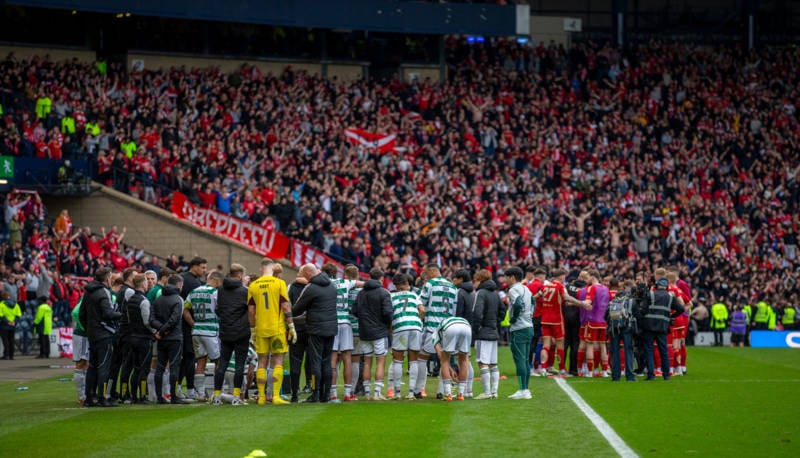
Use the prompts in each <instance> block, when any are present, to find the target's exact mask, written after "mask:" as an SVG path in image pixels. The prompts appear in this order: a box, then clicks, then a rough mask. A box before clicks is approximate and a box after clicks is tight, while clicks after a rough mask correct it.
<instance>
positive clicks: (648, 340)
mask: <svg viewBox="0 0 800 458" xmlns="http://www.w3.org/2000/svg"><path fill="white" fill-rule="evenodd" d="M654 340H655V342H656V345H657V346H658V354H659V355H660V356H661V374H662V377H664V378H665V379H668V378H669V377H670V376H669V354H668V353H667V334H666V333H663V332H653V331H643V332H642V341H643V342H642V343H643V344H644V351H645V356H646V357H647V378H648V379H652V378H655V376H656V373H655V368H654V367H653V366H654V365H655V355H654V353H653V352H654V351H655V349H654V347H653V341H654Z"/></svg>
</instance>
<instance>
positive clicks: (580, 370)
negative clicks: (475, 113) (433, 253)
mask: <svg viewBox="0 0 800 458" xmlns="http://www.w3.org/2000/svg"><path fill="white" fill-rule="evenodd" d="M201 261H204V260H201ZM203 264H204V263H203ZM195 266H196V264H195V265H192V267H191V269H192V270H191V275H190V276H188V277H187V276H186V275H184V276H179V275H176V274H175V273H174V272H169V271H167V272H164V273H163V274H162V276H161V278H160V279H159V281H158V283H156V278H155V277H156V276H155V273H154V272H147V273H145V274H144V275H139V274H136V273H135V272H132V271H126V272H124V273H123V274H122V276H121V277H119V278H115V277H113V276H111V275H110V272H109V275H108V276H104V275H105V274H106V272H101V273H100V274H101V275H100V277H103V278H99V277H98V278H97V279H96V282H97V283H98V285H94V286H95V288H94V289H93V291H95V290H96V291H97V294H95V295H93V296H92V297H90V298H88V299H87V300H82V304H80V305H79V308H76V313H75V314H74V315H76V316H75V317H76V318H77V320H76V322H77V327H76V333H75V334H76V336H77V340H76V345H75V348H76V351H75V360H76V377H75V380H76V387H77V390H78V397H79V400H80V401H81V402H82V403H84V402H85V403H86V404H87V405H89V406H95V405H99V406H110V405H113V404H114V403H113V400H114V398H116V399H118V400H119V401H120V402H123V403H152V402H157V403H166V402H170V403H179V404H180V403H187V402H193V401H208V402H210V403H211V404H212V405H219V404H221V403H223V402H229V403H231V404H234V405H242V404H245V403H246V401H245V398H246V397H247V396H248V395H249V396H250V397H256V398H257V403H258V404H259V405H263V404H267V403H272V404H276V405H279V404H289V403H290V402H298V401H299V394H300V392H299V382H298V379H299V374H300V365H301V364H302V363H303V360H304V359H305V371H306V375H307V377H310V386H309V387H308V390H307V391H309V392H310V393H311V395H310V396H309V397H308V399H306V400H304V401H303V402H341V401H345V402H352V401H356V400H357V399H359V396H358V395H359V394H360V395H362V396H363V398H364V399H367V400H376V401H383V400H387V399H396V400H399V399H406V400H415V399H421V398H425V397H427V394H426V392H425V386H426V382H427V378H428V375H429V362H438V367H439V374H438V375H439V385H438V389H437V394H436V397H437V398H439V399H443V400H445V401H452V400H459V401H460V400H464V399H465V398H473V397H474V398H475V399H495V398H497V396H498V386H499V382H500V370H499V368H498V365H497V352H498V343H499V342H500V341H501V339H503V338H504V336H505V335H506V332H507V340H508V342H509V346H510V349H511V353H512V356H513V359H514V364H515V372H516V377H517V388H518V389H517V391H516V392H514V393H513V394H512V395H510V396H509V398H511V399H531V397H532V394H531V391H530V386H529V383H530V376H531V375H543V376H546V375H555V376H562V377H568V376H571V375H582V376H586V377H592V376H602V377H613V378H614V380H619V378H620V367H619V366H620V364H625V363H622V361H627V366H628V367H627V371H626V378H627V379H628V380H631V377H632V375H630V374H632V371H633V368H632V367H631V366H632V361H633V358H632V355H633V353H634V348H633V346H632V345H631V343H629V340H626V339H620V340H617V339H615V338H613V336H616V335H619V334H620V333H621V332H622V331H621V330H620V329H619V328H618V326H617V324H616V323H617V321H614V320H616V316H617V314H615V313H612V318H613V319H610V318H609V313H608V312H609V303H610V302H611V301H612V300H613V299H614V298H615V296H616V295H617V294H618V293H619V294H620V295H621V296H624V295H627V294H630V293H631V291H632V289H633V287H634V283H633V279H631V280H629V281H628V282H627V283H628V284H624V285H621V284H620V282H619V281H618V280H616V279H614V278H609V279H606V280H604V281H601V276H600V273H599V272H598V271H596V270H587V271H582V272H580V274H579V275H578V277H577V278H576V279H575V280H574V281H573V282H571V283H570V284H566V281H565V280H566V275H567V272H566V270H564V269H562V268H555V269H553V270H552V271H550V272H549V275H548V272H547V270H546V269H545V268H543V267H529V268H528V269H527V272H524V271H523V270H522V269H520V268H519V267H511V268H509V269H507V270H506V271H505V272H503V274H502V275H503V277H504V280H505V283H503V284H498V282H496V281H495V280H494V279H493V276H492V274H491V272H489V271H488V270H485V269H482V270H478V271H477V272H475V273H474V274H472V273H471V272H469V271H467V270H458V271H456V272H454V275H453V278H452V280H451V279H448V278H445V277H444V276H443V275H442V272H441V270H440V268H439V266H437V265H435V264H430V265H427V266H426V267H425V268H424V269H423V270H422V272H421V273H420V277H419V278H416V279H415V278H413V277H412V276H410V275H407V274H404V273H398V274H396V275H394V277H392V278H391V285H393V286H392V288H391V289H392V291H391V292H390V291H389V290H387V289H386V288H385V287H384V281H385V279H384V273H383V272H382V271H381V270H380V269H377V268H375V269H372V270H371V271H370V272H369V278H368V279H366V280H363V281H362V280H361V279H359V271H358V269H357V268H356V267H355V266H353V265H348V266H346V267H345V268H344V271H343V275H342V277H341V278H339V276H338V271H337V270H338V269H337V266H335V265H333V264H326V265H324V266H322V269H321V270H320V269H317V267H316V266H314V265H313V264H307V265H304V266H302V267H301V268H300V272H299V274H298V277H297V278H296V279H295V281H294V282H293V283H292V284H291V285H290V286H287V284H286V282H285V281H284V280H283V279H282V278H280V277H281V271H282V268H281V266H280V265H279V264H276V263H274V262H273V261H272V260H270V259H267V258H265V259H264V260H263V261H262V262H261V269H260V272H259V276H258V277H257V278H255V279H253V280H252V281H250V280H249V278H248V276H247V275H246V274H245V269H244V267H242V266H240V265H237V264H234V265H232V266H231V269H230V271H229V272H228V273H227V275H223V273H222V272H219V271H211V272H209V273H208V274H207V275H206V274H205V265H203V266H202V268H199V267H198V268H195ZM655 277H656V279H657V280H658V282H657V284H658V285H662V284H663V285H667V286H665V288H664V289H667V290H668V293H667V294H669V297H670V298H671V297H675V298H676V299H677V301H678V302H680V304H681V305H684V304H689V303H690V302H691V299H690V297H691V296H690V293H689V289H688V285H686V284H685V283H683V282H681V281H680V280H679V279H678V278H677V277H678V275H677V271H675V270H670V271H669V272H667V271H665V270H663V269H659V270H657V271H656V273H655ZM187 278H188V281H189V282H190V283H191V282H192V281H195V280H196V281H197V285H195V284H194V283H192V287H191V288H190V289H188V291H185V292H184V293H185V294H184V295H185V297H181V296H180V295H179V294H178V292H179V291H181V289H182V288H184V286H185V284H184V282H185V281H187V280H186V279H187ZM203 280H205V283H204V282H203ZM662 280H663V282H662ZM387 283H388V282H387ZM623 286H624V287H625V288H622V287H623ZM109 287H110V288H109ZM104 288H106V289H108V298H109V303H108V304H106V303H105V302H104V299H105V297H106V295H105V293H103V292H102V291H101V290H104ZM184 289H185V288H184ZM651 296H652V295H651ZM656 302H657V301H655V299H654V300H653V305H652V307H653V310H655V309H656V308H657V307H656ZM671 303H672V299H670V300H669V304H671ZM669 304H668V308H669ZM80 307H83V308H84V310H83V311H82V312H80V313H78V311H79V309H80ZM682 310H683V309H681V311H682ZM112 312H113V313H112ZM98 313H99V315H98ZM93 316H100V317H101V318H103V320H104V321H102V322H99V321H98V322H92V320H93V318H92V317H93ZM647 316H648V317H650V318H652V316H651V315H650V314H648V315H647ZM576 319H577V321H578V322H577V323H573V321H575V320H576ZM648 319H649V318H648ZM86 321H89V322H92V323H90V324H89V326H90V329H88V330H84V328H83V325H82V322H86ZM612 321H613V323H614V327H613V329H612V328H611V327H609V323H611V322H612ZM687 322H688V315H687V314H686V313H682V314H680V315H679V316H677V317H676V318H675V319H674V321H673V322H672V325H671V329H670V332H669V335H670V339H671V343H670V345H669V349H670V352H669V356H668V357H666V356H665V357H666V358H668V359H669V362H668V364H665V361H658V360H656V364H655V365H656V366H659V367H664V368H666V370H667V371H668V372H669V374H667V376H668V375H670V374H674V375H681V374H682V373H684V372H685V370H686V369H685V365H686V352H685V333H686V325H687ZM101 325H102V327H101V328H98V329H102V330H104V331H105V332H104V333H101V339H100V340H98V335H97V332H94V333H92V332H91V329H95V328H97V327H98V326H101ZM575 325H577V327H576V326H575ZM571 327H576V330H577V332H574V331H571V330H568V328H571ZM607 330H608V331H609V332H608V333H607ZM184 331H185V332H186V335H190V336H191V347H192V348H191V349H192V350H193V353H192V354H191V356H190V357H189V358H190V359H189V361H190V362H191V364H190V365H189V368H190V369H189V370H186V369H182V368H185V367H186V364H185V363H186V362H187V360H185V359H184V360H183V361H182V360H181V356H182V355H186V354H187V353H186V351H185V349H184V348H182V345H185V343H184V339H182V338H181V337H180V335H182V334H183V333H184ZM625 332H627V330H626V331H625ZM107 334H108V336H110V337H112V338H113V342H114V344H113V345H110V346H108V348H106V343H107V342H106V341H105V340H104V339H106V337H107ZM569 334H577V339H570V336H569ZM86 335H90V336H93V337H91V338H84V337H83V336H86ZM610 336H611V337H612V343H611V344H610V349H611V353H612V355H614V358H612V359H613V363H614V364H613V365H614V368H613V370H612V371H611V372H609V337H610ZM565 338H567V340H577V342H568V345H565ZM82 339H85V340H82ZM648 339H649V341H650V342H649V348H650V349H651V353H653V352H652V347H653V341H654V340H655V341H656V343H659V339H658V338H657V337H656V338H655V339H654V338H653V337H652V336H649V337H647V338H646V339H645V340H648ZM630 342H633V340H630ZM92 346H94V347H95V348H94V351H95V352H94V353H91V352H90V351H89V349H90V347H92ZM620 347H621V348H620ZM637 347H638V349H639V351H638V353H640V354H641V349H642V348H647V347H648V343H647V342H646V341H645V342H642V341H641V338H639V342H638V344H637ZM473 348H474V350H473ZM98 349H102V352H101V353H102V355H100V356H102V358H98V357H97V356H98V355H97V354H96V353H97V351H98ZM565 349H568V350H569V352H570V354H569V359H571V360H573V361H572V364H571V366H572V367H574V369H572V367H571V368H570V369H571V370H569V371H568V370H567V366H566V362H567V359H568V358H567V355H566V351H565ZM620 350H622V351H623V352H626V353H629V354H628V355H627V356H628V357H627V358H623V359H620V358H619V353H620ZM290 351H291V353H292V354H291V366H292V367H291V369H292V371H291V374H292V379H291V383H289V384H288V385H289V386H288V387H287V386H286V385H285V384H284V383H283V379H284V363H285V360H286V356H287V353H290ZM576 353H577V354H576ZM473 354H474V358H475V362H476V363H477V367H478V368H479V371H480V372H479V380H480V383H481V389H482V390H481V393H479V394H477V395H473V386H472V385H473V383H472V381H473V377H474V368H473V364H472V361H470V358H471V356H472V355H473ZM387 356H388V357H390V358H391V360H390V361H389V368H388V383H386V384H385V383H384V374H385V373H386V372H387V371H386V364H387V361H386V359H387ZM184 357H185V356H184ZM665 357H662V359H663V358H665ZM105 358H109V360H110V361H118V363H117V364H116V365H113V366H111V367H109V366H104V364H106V360H105ZM646 359H647V358H646V357H645V358H640V359H639V361H638V363H637V364H636V365H637V369H639V370H642V368H643V367H644V366H645V365H646V364H645V362H644V361H645V360H646ZM556 360H558V369H555V363H556ZM406 362H407V365H405V363H406ZM87 363H88V364H87ZM87 366H88V368H87ZM404 366H405V368H406V371H407V374H408V384H407V385H406V389H405V393H403V390H402V388H403V383H402V380H403V375H404ZM650 366H653V363H652V362H650ZM670 367H671V369H669V368H670ZM340 368H341V370H342V372H341V377H340V373H339V369H340ZM373 368H374V371H373ZM82 371H87V372H86V374H87V375H86V376H85V377H83V376H81V372H82ZM651 372H652V370H651ZM649 375H650V376H651V377H650V378H652V375H654V374H652V373H649ZM655 375H664V374H663V373H662V374H658V373H656V374H655ZM182 377H186V378H187V388H188V392H187V394H186V395H183V393H182V390H181V383H180V382H181V378H182ZM189 377H192V379H191V382H192V383H188V382H189V379H188V378H189ZM340 379H341V380H342V381H343V384H344V386H343V391H342V392H341V393H340V391H339V387H338V380H340ZM85 380H91V383H89V384H87V383H85ZM117 381H119V383H118V385H117ZM253 382H254V384H255V387H256V392H253V393H248V388H250V387H251V386H252V385H253ZM189 385H191V386H189ZM115 386H119V392H117V391H116V389H115V388H114V387H115ZM384 387H385V388H386V390H385V392H384ZM284 388H285V389H284ZM282 391H283V392H282ZM256 393H257V394H256ZM340 394H341V395H342V397H341V398H340V396H339V395H340Z"/></svg>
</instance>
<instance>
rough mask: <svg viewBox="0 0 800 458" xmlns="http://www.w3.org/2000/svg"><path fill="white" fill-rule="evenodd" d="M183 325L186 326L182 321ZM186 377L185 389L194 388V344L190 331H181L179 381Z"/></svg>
mask: <svg viewBox="0 0 800 458" xmlns="http://www.w3.org/2000/svg"><path fill="white" fill-rule="evenodd" d="M184 326H188V325H187V324H186V323H184ZM184 377H186V389H189V390H193V389H194V344H193V343H192V332H191V331H189V333H188V334H187V333H186V331H184V333H183V357H182V359H181V368H180V378H179V379H178V381H179V382H180V381H181V380H183V378H184Z"/></svg>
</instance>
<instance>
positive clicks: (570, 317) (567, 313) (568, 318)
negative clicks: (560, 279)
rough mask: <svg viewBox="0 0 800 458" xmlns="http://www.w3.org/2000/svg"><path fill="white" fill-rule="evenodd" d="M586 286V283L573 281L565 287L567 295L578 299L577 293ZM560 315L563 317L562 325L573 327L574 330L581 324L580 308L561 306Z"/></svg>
mask: <svg viewBox="0 0 800 458" xmlns="http://www.w3.org/2000/svg"><path fill="white" fill-rule="evenodd" d="M585 286H586V282H585V281H583V280H578V279H575V280H573V281H572V282H570V283H569V284H568V285H567V293H568V294H569V295H570V296H572V297H574V298H576V299H577V298H578V291H580V290H581V288H583V287H585ZM561 313H562V314H563V315H564V324H565V325H567V326H569V325H573V326H574V327H575V328H577V327H578V326H580V323H581V308H580V307H571V306H569V305H566V303H564V304H562V305H561Z"/></svg>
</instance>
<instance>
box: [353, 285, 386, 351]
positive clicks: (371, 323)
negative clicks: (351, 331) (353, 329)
mask: <svg viewBox="0 0 800 458" xmlns="http://www.w3.org/2000/svg"><path fill="white" fill-rule="evenodd" d="M350 313H351V314H352V315H353V316H355V317H357V318H358V335H359V338H361V340H378V339H382V338H384V337H389V328H391V326H392V296H391V294H389V291H387V290H386V289H385V288H384V287H383V285H382V284H381V282H379V281H378V280H372V279H369V280H367V281H366V282H365V283H364V289H362V290H361V292H359V293H358V296H356V302H355V304H353V309H352V310H351V311H350Z"/></svg>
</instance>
